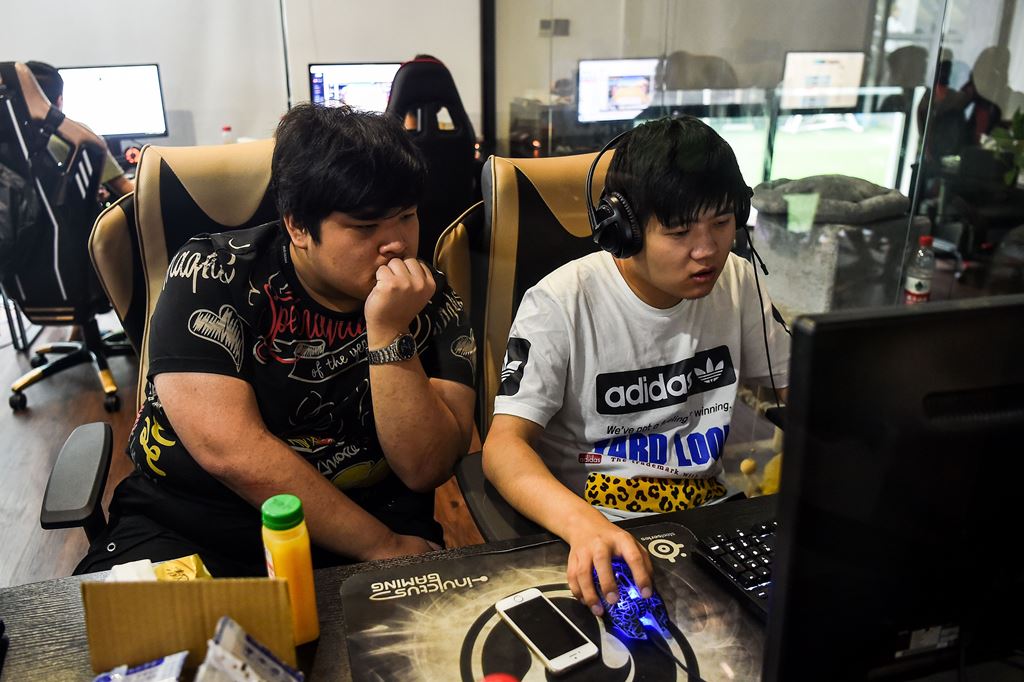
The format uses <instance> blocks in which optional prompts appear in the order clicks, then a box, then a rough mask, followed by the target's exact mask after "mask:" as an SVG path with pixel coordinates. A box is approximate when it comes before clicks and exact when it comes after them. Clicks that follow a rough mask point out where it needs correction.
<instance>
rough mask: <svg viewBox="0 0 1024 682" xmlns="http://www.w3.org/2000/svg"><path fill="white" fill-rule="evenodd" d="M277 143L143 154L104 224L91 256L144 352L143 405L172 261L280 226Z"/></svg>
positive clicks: (134, 340)
mask: <svg viewBox="0 0 1024 682" xmlns="http://www.w3.org/2000/svg"><path fill="white" fill-rule="evenodd" d="M273 150H274V141H273V140H270V139H268V140H260V141H257V142H248V143H242V144H231V145H216V146H204V147H156V146H152V145H147V146H146V147H144V148H143V150H142V156H141V158H140V160H139V166H138V171H137V173H136V176H135V186H136V189H135V192H134V194H133V195H131V196H130V197H126V198H122V199H121V200H120V201H118V202H117V203H116V204H114V205H113V206H111V207H109V208H108V209H107V210H106V211H104V212H103V213H102V214H101V215H100V217H99V218H98V219H97V220H96V226H95V228H94V229H93V233H92V238H91V239H90V242H89V251H90V254H91V255H92V259H93V263H94V265H95V267H96V271H97V273H98V274H99V277H100V281H101V283H102V284H103V287H104V289H105V290H106V292H107V295H108V296H109V297H110V300H111V302H112V303H113V306H114V310H115V311H116V312H117V315H118V317H119V318H121V321H122V324H123V325H124V329H125V332H126V333H127V335H128V337H129V340H131V342H132V344H133V345H134V346H135V348H136V350H137V351H138V352H139V391H138V399H137V400H138V402H139V404H140V405H141V401H142V400H143V398H144V397H145V395H144V391H143V388H144V386H145V381H146V374H147V373H148V367H149V352H148V345H149V344H148V334H149V318H150V316H151V315H152V314H153V310H154V309H155V308H156V302H157V299H158V298H159V297H160V292H161V290H162V288H163V282H164V276H165V275H166V273H167V266H168V264H169V262H170V258H171V256H173V255H174V253H175V252H176V251H177V250H178V249H179V248H180V247H181V246H182V245H183V244H184V243H185V242H186V241H188V240H189V239H190V238H192V237H194V236H196V235H198V234H203V233H208V232H224V231H226V230H234V229H243V228H246V227H252V226H254V225H259V224H262V223H266V222H269V221H271V220H275V219H276V218H277V209H276V208H275V206H274V202H273V200H272V198H271V196H270V194H269V192H268V189H269V185H270V159H271V156H272V155H273Z"/></svg>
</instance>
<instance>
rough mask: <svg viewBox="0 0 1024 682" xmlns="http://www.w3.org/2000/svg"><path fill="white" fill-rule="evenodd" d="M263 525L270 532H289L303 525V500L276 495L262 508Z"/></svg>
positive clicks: (292, 496) (293, 496) (290, 496)
mask: <svg viewBox="0 0 1024 682" xmlns="http://www.w3.org/2000/svg"><path fill="white" fill-rule="evenodd" d="M260 511H261V512H262V514H263V525H264V526H266V527H267V528H269V529H270V530H288V529H289V528H294V527H295V526H297V525H299V524H300V523H302V519H303V518H304V515H303V513H302V500H300V499H299V498H297V497H295V495H274V496H273V497H270V498H268V499H267V501H266V502H264V503H263V506H262V507H260Z"/></svg>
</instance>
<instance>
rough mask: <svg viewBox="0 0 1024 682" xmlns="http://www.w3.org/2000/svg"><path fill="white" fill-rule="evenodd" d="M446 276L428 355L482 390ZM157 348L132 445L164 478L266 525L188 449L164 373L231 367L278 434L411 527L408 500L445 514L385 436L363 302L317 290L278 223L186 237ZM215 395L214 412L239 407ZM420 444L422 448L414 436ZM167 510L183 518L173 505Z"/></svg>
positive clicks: (417, 332) (420, 330) (153, 334)
mask: <svg viewBox="0 0 1024 682" xmlns="http://www.w3.org/2000/svg"><path fill="white" fill-rule="evenodd" d="M435 280H436V281H437V291H436V293H435V294H434V296H433V298H432V299H431V300H430V302H429V303H428V304H427V306H426V307H425V308H424V309H423V310H422V311H421V312H420V313H419V314H418V315H417V317H416V318H415V319H414V320H413V322H412V323H411V325H410V332H411V333H412V334H413V336H414V338H415V339H416V347H417V351H418V354H419V358H420V361H421V362H422V364H423V369H424V371H425V372H426V374H427V376H429V377H436V378H442V379H448V380H452V381H457V382H460V383H463V384H466V385H467V386H472V385H473V370H474V367H475V351H476V344H475V341H474V339H473V334H472V330H471V329H470V327H469V323H468V319H467V316H466V313H465V311H464V309H463V304H462V301H461V300H460V299H459V297H458V296H457V295H456V294H455V292H453V291H452V289H451V288H450V287H449V286H448V285H447V282H446V281H445V279H444V277H443V275H441V274H440V273H435ZM149 354H150V362H149V375H148V377H147V378H148V382H147V385H146V401H145V404H144V405H143V408H142V410H141V412H140V413H139V416H138V419H137V421H136V424H135V425H134V427H133V428H132V433H131V438H130V440H129V446H128V454H129V455H130V456H131V458H132V461H133V462H134V463H135V467H136V470H137V471H138V472H139V473H140V474H141V475H143V476H145V477H146V479H148V481H149V482H151V483H152V484H155V486H151V487H155V488H159V489H160V491H161V492H162V493H163V494H165V495H171V496H172V497H173V498H175V499H176V500H177V499H180V500H182V501H184V500H189V501H193V502H197V503H198V504H201V505H202V504H209V505H211V507H212V508H216V509H217V510H218V513H227V514H229V515H233V514H241V515H243V516H244V517H245V518H246V519H248V518H251V520H252V523H253V524H255V526H257V527H258V525H259V514H258V511H257V510H256V509H254V508H253V507H251V506H250V505H247V504H246V503H245V502H244V501H243V500H242V499H241V498H240V497H238V496H237V495H235V493H233V492H232V491H230V490H229V489H228V488H227V487H226V486H224V485H223V484H221V483H220V482H219V481H218V480H216V479H215V478H214V477H213V476H211V475H210V474H208V473H207V472H206V471H205V470H204V469H202V468H201V467H200V466H199V465H198V464H197V463H196V461H195V460H194V459H193V458H192V456H191V455H190V454H189V452H188V451H187V450H186V449H185V448H184V447H183V445H182V444H181V441H180V439H179V437H178V436H177V434H176V433H175V432H174V430H173V428H172V427H171V424H170V422H169V421H168V418H167V416H166V415H165V414H164V411H163V408H162V406H161V404H160V399H159V396H158V395H157V393H156V390H155V387H154V385H153V381H152V380H153V377H154V376H156V375H158V374H162V373H165V372H203V373H212V374H222V375H226V376H231V377H237V378H239V379H242V380H244V381H246V382H247V383H249V384H250V385H251V386H252V389H253V391H254V392H255V395H256V401H257V404H258V406H259V409H260V413H261V415H262V417H263V421H264V422H265V423H266V425H267V428H268V429H269V430H270V432H271V433H273V434H274V435H275V436H277V437H278V438H280V439H281V440H283V441H284V442H285V443H287V444H288V445H289V446H291V448H292V449H293V450H295V452H297V453H298V454H300V455H301V456H302V457H303V458H304V459H305V460H306V461H308V462H309V463H310V464H312V465H313V466H314V467H315V468H316V469H317V470H318V471H319V472H320V473H321V474H322V475H323V476H324V477H326V478H327V479H329V480H330V481H331V482H332V483H334V485H336V486H337V487H338V488H340V489H341V490H343V491H345V493H346V494H347V495H348V496H349V497H351V498H352V499H354V500H355V501H356V502H357V503H359V504H360V505H361V506H363V507H364V508H365V509H366V510H367V511H369V512H370V513H372V514H374V515H375V516H377V517H378V518H381V520H382V521H384V522H385V523H388V525H391V526H392V528H393V529H395V530H396V531H399V532H414V531H415V530H416V526H415V525H413V527H412V528H410V527H409V526H407V525H404V524H403V522H402V520H401V518H400V517H401V516H402V514H403V513H405V512H407V511H408V510H417V511H424V512H425V513H426V515H427V516H428V518H427V519H423V520H422V522H424V523H430V524H432V523H433V521H432V519H430V518H429V516H430V511H431V510H432V498H433V496H432V495H421V494H417V493H413V492H412V491H410V490H408V489H407V488H406V487H405V486H404V485H403V484H402V483H401V481H400V480H399V479H398V477H397V476H395V475H394V474H393V473H392V472H391V470H390V468H389V467H388V463H387V461H386V460H385V458H384V454H383V452H382V450H381V446H380V443H379V442H378V439H377V432H376V427H375V424H374V416H373V409H372V403H371V400H370V379H369V365H368V364H367V359H366V322H365V319H364V317H363V315H362V311H361V310H360V311H356V312H352V313H339V312H335V311H331V310H329V309H327V308H325V307H323V306H321V305H320V304H318V303H317V302H316V301H314V300H313V299H312V298H311V297H309V296H308V295H307V293H306V292H305V290H304V289H303V288H302V286H301V285H300V284H299V282H298V279H297V277H296V275H295V271H294V268H293V266H292V264H291V262H290V257H289V253H288V238H287V236H286V235H285V233H284V231H283V230H282V229H281V227H280V226H279V224H277V223H272V224H268V225H263V226H260V227H255V228H251V229H248V230H237V231H233V232H227V233H223V234H216V235H202V236H199V237H196V238H194V239H192V240H190V241H189V242H188V243H187V244H186V245H185V246H184V247H182V249H181V250H180V251H178V253H177V254H176V255H175V256H174V257H173V258H172V259H171V261H170V266H169V267H168V271H167V276H166V279H165V281H164V290H163V293H162V294H161V296H160V299H159V301H158V303H157V307H156V310H155V312H154V314H153V317H152V320H151V324H150V332H149ZM208 398H209V407H210V409H211V410H220V409H230V406H229V405H223V404H221V402H220V401H219V400H218V397H217V396H209V397H208ZM409 447H410V448H414V447H417V444H416V435H415V434H409ZM254 456H257V455H255V454H254ZM164 506H165V507H169V506H172V505H171V504H167V503H165V504H164ZM225 510H227V511H225ZM166 516H167V517H168V519H167V523H168V524H174V523H175V518H177V517H176V516H175V513H174V510H173V509H166ZM396 524H398V525H399V526H401V527H399V528H395V525H396ZM175 530H176V531H178V532H188V531H190V530H193V529H182V528H175ZM420 534H421V535H422V533H420Z"/></svg>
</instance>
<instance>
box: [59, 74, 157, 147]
mask: <svg viewBox="0 0 1024 682" xmlns="http://www.w3.org/2000/svg"><path fill="white" fill-rule="evenodd" d="M58 71H60V76H61V78H63V79H64V114H65V115H66V116H67V117H68V118H70V119H73V120H75V121H79V122H80V123H84V124H85V125H87V126H89V127H90V128H92V130H93V132H95V133H97V134H98V135H102V136H103V137H106V138H136V137H163V136H165V135H167V114H166V112H165V111H164V96H163V89H162V87H161V84H160V67H159V66H157V65H156V64H125V65H115V66H73V67H71V66H69V67H64V68H61V69H58Z"/></svg>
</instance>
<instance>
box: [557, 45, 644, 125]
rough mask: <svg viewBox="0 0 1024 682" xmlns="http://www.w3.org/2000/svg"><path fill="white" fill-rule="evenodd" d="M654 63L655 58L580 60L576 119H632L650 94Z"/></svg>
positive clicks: (590, 120) (642, 108)
mask: <svg viewBox="0 0 1024 682" xmlns="http://www.w3.org/2000/svg"><path fill="white" fill-rule="evenodd" d="M658 62H659V60H658V59H657V58H650V59H647V58H644V59H583V60H580V63H579V81H578V87H577V89H576V118H577V120H578V121H579V122H580V123H591V122H594V121H629V120H631V119H634V118H636V117H637V116H638V115H639V114H640V112H642V111H643V110H644V109H646V108H647V107H648V106H649V105H650V104H651V100H652V98H653V97H654V90H655V87H656V84H655V82H654V81H655V73H656V71H657V69H658Z"/></svg>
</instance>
